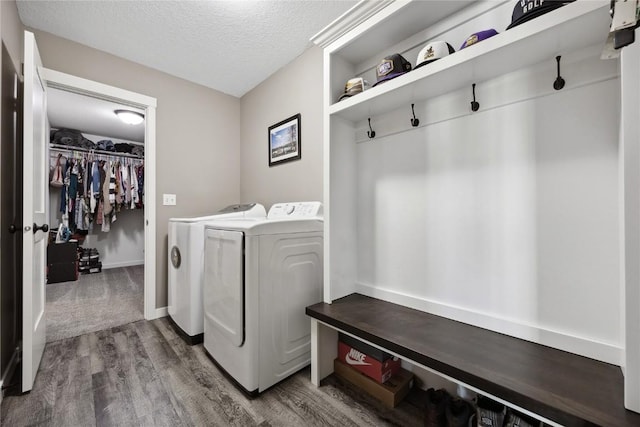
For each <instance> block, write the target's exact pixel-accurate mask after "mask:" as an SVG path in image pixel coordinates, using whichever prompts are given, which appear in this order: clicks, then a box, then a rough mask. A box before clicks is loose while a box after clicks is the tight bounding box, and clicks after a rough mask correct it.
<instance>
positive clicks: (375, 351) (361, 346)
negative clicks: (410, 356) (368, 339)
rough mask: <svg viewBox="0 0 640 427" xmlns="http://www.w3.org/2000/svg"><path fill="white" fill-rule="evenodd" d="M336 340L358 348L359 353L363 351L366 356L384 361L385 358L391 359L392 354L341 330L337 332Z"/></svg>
mask: <svg viewBox="0 0 640 427" xmlns="http://www.w3.org/2000/svg"><path fill="white" fill-rule="evenodd" d="M338 340H339V341H342V342H343V343H345V344H346V345H348V346H351V347H353V348H355V349H356V350H358V351H359V352H361V353H365V354H366V355H367V356H371V357H373V358H374V359H376V360H377V361H379V362H384V361H385V360H388V359H392V358H393V355H392V354H390V353H387V352H386V351H383V350H380V349H379V348H376V347H374V346H372V345H369V344H367V343H364V342H362V341H360V340H359V339H356V338H353V337H351V336H349V335H347V334H343V333H342V332H339V333H338Z"/></svg>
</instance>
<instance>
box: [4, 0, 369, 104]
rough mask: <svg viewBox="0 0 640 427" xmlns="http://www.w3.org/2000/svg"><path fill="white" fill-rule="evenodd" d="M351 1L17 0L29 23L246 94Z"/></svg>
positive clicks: (220, 88) (305, 45)
mask: <svg viewBox="0 0 640 427" xmlns="http://www.w3.org/2000/svg"><path fill="white" fill-rule="evenodd" d="M356 3H357V2H356V1H347V0H338V1H335V0H225V1H222V0H199V1H193V0H183V1H174V0H160V1H159V0H137V1H115V0H102V1H78V0H48V1H41V0H40V1H36V0H18V1H17V5H18V12H19V14H20V19H21V20H22V22H23V23H24V24H25V25H26V26H28V27H31V28H35V29H38V30H42V31H46V32H49V33H52V34H54V35H57V36H60V37H63V38H66V39H69V40H73V41H75V42H78V43H82V44H84V45H87V46H90V47H93V48H95V49H99V50H102V51H105V52H108V53H111V54H113V55H116V56H119V57H122V58H125V59H128V60H130V61H133V62H136V63H139V64H143V65H146V66H148V67H151V68H154V69H157V70H160V71H163V72H166V73H168V74H171V75H174V76H177V77H180V78H183V79H185V80H189V81H192V82H195V83H198V84H201V85H203V86H207V87H209V88H212V89H216V90H218V91H220V92H224V93H227V94H229V95H233V96H236V97H241V96H242V95H244V94H245V93H247V92H248V91H250V90H251V89H253V88H254V87H255V86H257V85H258V84H259V83H260V82H262V81H264V80H265V79H266V78H267V77H269V76H270V75H271V74H273V73H274V72H276V71H277V70H279V69H280V68H282V67H283V66H285V65H286V64H288V63H289V62H291V61H292V60H293V59H295V58H296V57H297V56H299V55H300V54H301V53H302V52H304V50H305V49H307V48H308V47H309V46H311V43H310V42H309V39H310V37H311V36H313V35H314V34H315V33H317V32H318V31H320V30H321V29H322V28H324V27H325V26H327V25H328V24H329V23H331V22H332V21H333V20H334V19H336V18H337V17H339V16H340V15H341V14H343V13H344V12H346V11H347V10H348V9H349V8H351V7H352V6H354V5H355V4H356ZM45 66H46V64H45Z"/></svg>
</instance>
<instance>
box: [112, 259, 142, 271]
mask: <svg viewBox="0 0 640 427" xmlns="http://www.w3.org/2000/svg"><path fill="white" fill-rule="evenodd" d="M136 265H144V260H143V259H140V260H133V261H122V262H112V263H110V264H105V263H102V269H103V270H108V269H110V268H120V267H133V266H136Z"/></svg>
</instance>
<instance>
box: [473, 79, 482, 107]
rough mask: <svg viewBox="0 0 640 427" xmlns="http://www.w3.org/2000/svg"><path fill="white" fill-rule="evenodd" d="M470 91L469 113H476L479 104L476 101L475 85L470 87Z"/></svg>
mask: <svg viewBox="0 0 640 427" xmlns="http://www.w3.org/2000/svg"><path fill="white" fill-rule="evenodd" d="M471 91H472V92H473V101H471V111H478V110H479V109H480V104H479V103H478V102H477V101H476V84H475V83H474V84H472V85H471Z"/></svg>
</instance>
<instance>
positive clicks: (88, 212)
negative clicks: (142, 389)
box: [47, 88, 145, 342]
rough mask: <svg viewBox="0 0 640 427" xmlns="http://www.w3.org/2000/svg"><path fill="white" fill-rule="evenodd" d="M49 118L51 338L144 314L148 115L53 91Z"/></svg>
mask: <svg viewBox="0 0 640 427" xmlns="http://www.w3.org/2000/svg"><path fill="white" fill-rule="evenodd" d="M121 110H127V111H130V112H132V113H133V115H134V116H138V117H139V118H140V119H141V122H140V123H136V124H131V123H125V122H124V121H123V120H122V119H120V118H119V116H118V115H117V114H116V112H117V111H121ZM47 118H48V121H49V128H50V133H49V141H50V144H49V171H48V173H49V177H50V185H49V224H50V230H49V245H48V249H47V309H48V316H47V317H48V320H47V341H48V342H50V341H55V340H58V339H63V338H67V337H70V336H76V335H78V334H81V333H86V332H90V331H94V330H98V329H103V328H106V327H111V326H117V325H119V324H122V323H127V322H130V321H134V320H138V319H142V318H143V317H144V316H143V313H144V310H143V306H144V291H143V288H144V268H143V264H144V242H145V239H144V116H143V111H142V110H138V109H136V108H132V107H130V106H125V105H120V104H117V103H114V102H112V101H107V100H103V99H97V98H94V97H90V96H86V95H82V94H77V93H72V92H68V91H65V90H62V89H56V88H54V89H51V88H49V89H48V104H47ZM118 307H119V309H118ZM120 311H122V312H120ZM132 316H133V317H132Z"/></svg>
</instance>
